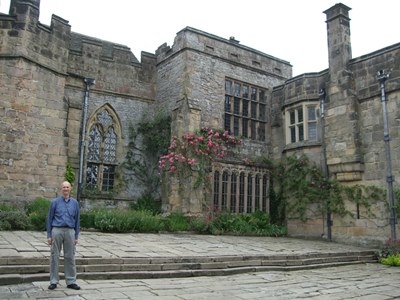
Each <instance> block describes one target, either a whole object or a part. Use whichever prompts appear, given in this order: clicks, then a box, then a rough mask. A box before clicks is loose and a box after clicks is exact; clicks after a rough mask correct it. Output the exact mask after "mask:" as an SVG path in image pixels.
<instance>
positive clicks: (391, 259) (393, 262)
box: [380, 254, 400, 267]
mask: <svg viewBox="0 0 400 300" xmlns="http://www.w3.org/2000/svg"><path fill="white" fill-rule="evenodd" d="M380 263H381V264H383V265H387V266H395V267H398V266H400V254H397V255H389V256H388V257H385V258H381V259H380Z"/></svg>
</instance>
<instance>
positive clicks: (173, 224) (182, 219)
mask: <svg viewBox="0 0 400 300" xmlns="http://www.w3.org/2000/svg"><path fill="white" fill-rule="evenodd" d="M163 223H164V226H165V230H167V231H171V232H174V231H189V230H191V228H192V226H191V224H190V221H189V219H188V218H187V217H186V216H184V215H183V214H182V213H172V214H170V215H168V216H166V217H165V218H164V219H163Z"/></svg>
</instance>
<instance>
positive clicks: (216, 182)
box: [213, 171, 219, 210]
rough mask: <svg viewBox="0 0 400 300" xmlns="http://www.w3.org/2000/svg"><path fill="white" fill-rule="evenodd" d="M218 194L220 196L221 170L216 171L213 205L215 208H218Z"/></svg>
mask: <svg viewBox="0 0 400 300" xmlns="http://www.w3.org/2000/svg"><path fill="white" fill-rule="evenodd" d="M218 196H219V172H218V171H216V172H215V173H214V199H213V206H214V210H216V209H218Z"/></svg>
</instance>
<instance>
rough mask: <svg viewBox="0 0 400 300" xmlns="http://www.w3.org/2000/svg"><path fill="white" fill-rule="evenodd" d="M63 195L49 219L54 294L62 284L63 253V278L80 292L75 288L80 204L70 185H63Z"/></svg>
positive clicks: (50, 286) (50, 213)
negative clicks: (60, 263)
mask: <svg viewBox="0 0 400 300" xmlns="http://www.w3.org/2000/svg"><path fill="white" fill-rule="evenodd" d="M61 192H62V195H61V196H59V197H58V198H56V199H53V200H52V201H51V204H50V208H49V212H48V215H47V222H46V229H47V243H48V244H49V245H51V258H50V285H49V289H50V290H54V289H55V288H56V287H57V284H58V282H59V279H60V278H59V274H58V272H59V271H58V269H59V260H60V251H61V249H63V251H64V275H65V282H66V284H67V288H69V289H74V290H79V289H80V286H79V285H77V284H76V265H75V246H76V244H77V243H78V237H79V231H80V210H79V203H78V201H77V200H76V199H74V198H72V197H71V184H70V183H69V182H68V181H64V182H63V183H62V185H61Z"/></svg>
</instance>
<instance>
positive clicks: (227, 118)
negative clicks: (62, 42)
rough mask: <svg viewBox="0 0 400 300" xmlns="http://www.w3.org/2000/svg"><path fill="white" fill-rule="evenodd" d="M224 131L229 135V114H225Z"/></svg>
mask: <svg viewBox="0 0 400 300" xmlns="http://www.w3.org/2000/svg"><path fill="white" fill-rule="evenodd" d="M224 129H225V130H227V131H228V132H229V133H230V132H231V116H230V115H229V114H225V126H224Z"/></svg>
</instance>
